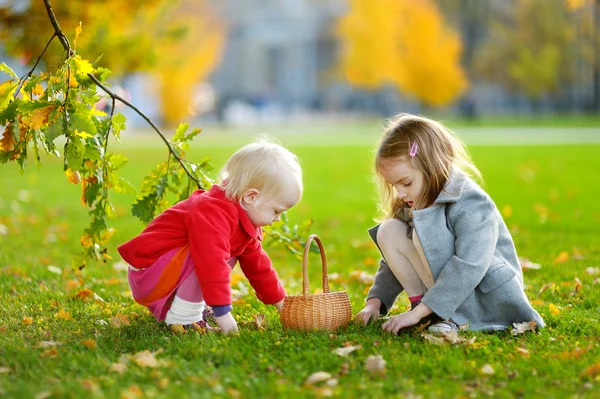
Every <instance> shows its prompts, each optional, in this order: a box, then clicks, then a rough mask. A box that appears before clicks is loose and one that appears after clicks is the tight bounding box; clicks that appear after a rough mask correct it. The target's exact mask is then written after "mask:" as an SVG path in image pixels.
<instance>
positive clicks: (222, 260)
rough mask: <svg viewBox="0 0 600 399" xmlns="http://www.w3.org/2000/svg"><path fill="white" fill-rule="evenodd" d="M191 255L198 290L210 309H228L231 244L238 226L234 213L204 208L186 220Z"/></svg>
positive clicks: (212, 207) (214, 206)
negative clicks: (214, 307)
mask: <svg viewBox="0 0 600 399" xmlns="http://www.w3.org/2000/svg"><path fill="white" fill-rule="evenodd" d="M186 224H187V229H188V238H189V242H190V253H191V255H192V259H193V261H194V266H195V270H196V274H197V276H198V281H199V283H200V289H201V290H202V295H203V296H204V300H205V301H206V304H207V305H209V306H225V305H231V286H230V281H231V277H230V274H231V267H230V266H229V265H228V264H227V261H228V260H229V258H230V254H231V251H230V243H231V237H232V236H233V232H234V231H235V228H236V226H237V215H236V210H235V209H226V208H223V207H220V206H218V205H216V204H207V203H205V204H203V206H202V209H198V210H196V211H195V212H192V213H190V215H188V217H187V219H186Z"/></svg>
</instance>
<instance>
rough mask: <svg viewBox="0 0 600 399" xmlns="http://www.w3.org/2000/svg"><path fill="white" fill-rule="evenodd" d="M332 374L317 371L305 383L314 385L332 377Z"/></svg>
mask: <svg viewBox="0 0 600 399" xmlns="http://www.w3.org/2000/svg"><path fill="white" fill-rule="evenodd" d="M331 377H332V376H331V374H329V373H328V372H326V371H317V372H316V373H312V374H311V375H310V376H308V378H307V379H306V381H304V385H314V384H317V383H319V382H323V381H327V380H329V379H331Z"/></svg>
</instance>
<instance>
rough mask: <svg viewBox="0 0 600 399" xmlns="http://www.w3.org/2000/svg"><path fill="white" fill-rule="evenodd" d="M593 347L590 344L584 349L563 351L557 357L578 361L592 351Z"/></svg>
mask: <svg viewBox="0 0 600 399" xmlns="http://www.w3.org/2000/svg"><path fill="white" fill-rule="evenodd" d="M593 347H594V344H592V343H590V344H589V345H588V346H587V347H586V348H575V349H573V350H572V351H564V352H562V353H561V354H560V355H559V357H560V358H562V359H578V358H580V357H581V356H583V355H585V354H586V353H587V352H589V351H590V350H592V348H593Z"/></svg>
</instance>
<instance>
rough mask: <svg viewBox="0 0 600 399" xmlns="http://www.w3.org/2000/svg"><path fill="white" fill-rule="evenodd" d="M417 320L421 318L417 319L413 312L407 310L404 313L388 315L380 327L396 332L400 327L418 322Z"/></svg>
mask: <svg viewBox="0 0 600 399" xmlns="http://www.w3.org/2000/svg"><path fill="white" fill-rule="evenodd" d="M419 320H421V319H419V317H418V316H417V315H416V313H415V312H411V311H408V312H406V313H402V314H399V315H396V316H393V317H390V319H389V320H388V321H386V322H385V323H383V325H382V326H381V328H382V329H383V331H387V332H390V333H392V334H397V333H398V331H399V330H400V329H402V328H405V327H410V326H414V325H415V324H417V323H418V322H419Z"/></svg>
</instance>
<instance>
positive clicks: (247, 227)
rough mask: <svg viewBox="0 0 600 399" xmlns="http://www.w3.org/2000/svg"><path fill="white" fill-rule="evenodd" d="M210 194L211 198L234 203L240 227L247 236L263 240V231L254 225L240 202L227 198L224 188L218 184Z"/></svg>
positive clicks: (214, 185) (212, 188)
mask: <svg viewBox="0 0 600 399" xmlns="http://www.w3.org/2000/svg"><path fill="white" fill-rule="evenodd" d="M209 194H210V196H211V197H215V198H218V199H220V200H223V201H228V202H231V203H233V204H234V205H235V207H236V208H237V210H238V214H239V219H240V225H241V226H242V228H243V229H244V231H245V232H246V234H248V235H249V236H250V237H252V238H258V239H259V240H262V229H260V228H257V227H255V226H254V225H253V224H252V221H251V220H250V218H249V217H248V214H247V213H246V210H245V209H244V208H242V204H240V203H239V202H238V201H231V200H230V199H229V198H227V197H226V196H225V190H224V189H223V187H221V186H219V185H217V184H213V186H212V187H211V189H210V191H209Z"/></svg>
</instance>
